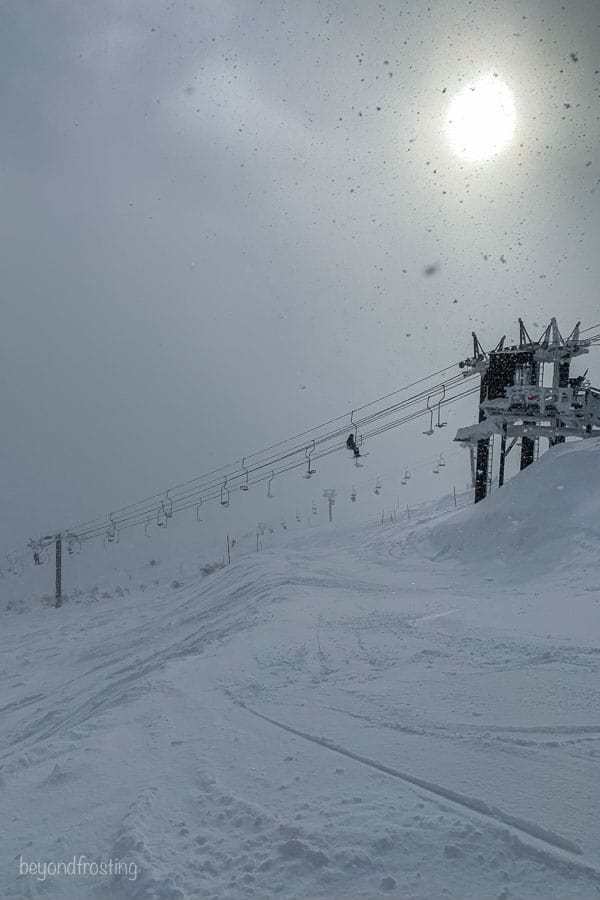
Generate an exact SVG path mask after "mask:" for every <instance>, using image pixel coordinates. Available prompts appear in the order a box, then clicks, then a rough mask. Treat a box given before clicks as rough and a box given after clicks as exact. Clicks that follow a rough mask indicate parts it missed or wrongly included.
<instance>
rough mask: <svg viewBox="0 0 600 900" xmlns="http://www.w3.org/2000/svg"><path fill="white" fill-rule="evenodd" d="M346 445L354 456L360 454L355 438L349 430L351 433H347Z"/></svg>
mask: <svg viewBox="0 0 600 900" xmlns="http://www.w3.org/2000/svg"><path fill="white" fill-rule="evenodd" d="M346 447H347V448H348V450H352V452H353V453H354V456H355V457H359V456H360V450H359V449H358V447H357V446H356V440H355V438H354V432H351V433H350V434H349V435H348V440H347V441H346Z"/></svg>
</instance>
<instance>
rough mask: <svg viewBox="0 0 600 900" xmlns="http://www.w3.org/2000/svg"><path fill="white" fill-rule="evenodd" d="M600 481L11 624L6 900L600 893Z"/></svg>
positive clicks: (325, 534) (139, 570) (571, 469)
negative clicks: (78, 868)
mask: <svg viewBox="0 0 600 900" xmlns="http://www.w3.org/2000/svg"><path fill="white" fill-rule="evenodd" d="M599 472H600V443H599V442H598V441H596V440H589V441H587V442H583V443H580V444H567V445H565V446H563V447H560V448H555V449H554V450H553V451H552V452H550V453H549V454H547V455H546V456H545V457H543V458H542V459H541V460H540V462H539V463H538V464H536V465H535V466H533V467H531V469H529V470H528V471H526V472H524V473H522V474H521V475H519V476H518V477H516V478H515V479H513V480H512V481H511V482H510V483H509V484H507V485H506V486H505V487H504V488H503V489H502V490H501V491H498V492H496V493H494V494H493V495H492V497H490V498H489V499H488V500H487V501H486V502H485V503H482V504H479V505H478V506H477V507H471V506H468V507H467V506H464V507H463V508H462V509H458V510H457V511H448V504H447V501H443V502H440V503H439V504H430V505H428V506H424V507H422V508H421V509H420V510H418V512H415V511H413V513H412V515H411V519H410V521H408V520H404V521H400V522H398V523H395V524H392V523H387V524H385V525H384V526H375V525H363V526H362V527H356V526H352V527H347V526H344V527H339V526H336V525H335V524H334V525H333V526H330V527H323V528H311V529H308V528H305V529H303V530H297V531H295V532H294V533H285V534H281V535H280V536H279V537H278V538H277V540H276V541H275V540H274V541H273V542H272V543H271V545H270V547H268V548H267V549H265V550H264V551H263V552H261V553H256V552H254V553H252V552H250V548H249V547H248V548H246V550H244V551H243V552H240V553H239V554H238V555H237V556H236V558H235V559H234V561H233V563H232V565H231V566H227V567H225V568H219V569H216V570H215V571H213V572H212V573H211V574H209V575H206V574H204V573H203V572H202V565H203V561H201V560H196V559H193V558H191V557H189V558H187V561H186V558H185V557H184V559H183V561H182V559H178V560H176V561H175V560H173V561H171V562H170V563H169V562H165V561H160V560H159V561H158V564H156V565H150V559H149V557H148V554H147V553H146V556H145V557H144V555H143V554H144V553H145V552H146V551H139V553H138V555H137V558H133V556H132V559H131V566H130V569H129V571H128V572H127V571H125V570H123V569H119V570H118V571H116V572H114V573H112V576H111V575H109V574H106V575H105V576H104V582H102V584H99V582H98V579H97V577H96V571H99V570H100V568H101V567H102V566H104V569H105V570H106V566H107V558H108V557H107V555H106V554H104V551H103V550H99V551H98V558H97V559H96V560H95V563H94V564H95V566H96V570H95V571H94V573H93V574H92V569H93V568H94V567H93V566H91V568H90V569H89V573H88V581H87V582H86V580H85V579H86V570H85V569H82V570H81V571H82V574H81V582H80V589H79V591H78V592H77V593H76V594H75V595H73V593H72V596H71V599H70V600H67V602H66V603H65V604H64V606H63V607H62V608H61V609H60V610H55V609H53V608H51V607H50V606H49V605H48V604H47V603H43V602H40V600H39V598H38V597H37V596H36V595H34V594H33V593H30V594H27V595H26V596H24V597H22V598H21V600H20V601H19V602H15V601H14V600H11V602H5V604H4V607H5V608H4V609H3V611H2V613H1V615H2V626H3V627H2V634H1V637H0V649H1V657H0V658H1V663H0V667H1V673H2V680H1V688H0V691H1V692H0V712H1V714H2V731H1V735H0V766H1V768H0V796H1V799H2V812H3V835H2V841H1V849H2V860H1V864H0V896H2V898H27V897H30V898H35V897H58V898H65V900H70V898H77V900H85V898H95V900H97V898H100V900H102V898H116V900H120V898H122V900H125V898H142V900H150V898H153V900H167V898H171V900H174V898H203V900H204V898H215V900H216V898H219V900H221V898H228V900H229V898H230V900H241V898H248V897H256V898H261V900H262V898H271V897H278V898H285V900H292V898H311V900H312V898H314V900H317V898H323V900H325V898H327V900H330V898H333V900H342V898H344V900H345V898H349V900H353V898H369V900H372V898H376V897H392V898H403V900H406V898H411V900H417V898H422V900H431V898H438V897H444V898H456V900H459V898H460V900H466V898H474V900H475V898H477V900H484V898H498V900H499V898H534V897H535V898H547V900H551V898H561V900H564V898H566V897H569V898H593V897H598V896H600V832H599V829H598V827H597V810H598V805H599V801H600V789H599V786H598V777H597V771H598V757H599V755H600V743H599V742H600V715H599V714H598V712H597V710H598V699H599V690H598V672H599V669H600V624H599V606H600V586H599V584H598V579H597V559H598V543H599V538H600V533H599V526H598V524H597V523H598V522H599V521H600V491H599V490H598V487H600V484H599V479H600V475H599ZM111 577H112V582H111ZM155 582H157V583H155ZM82 855H83V856H85V858H86V859H87V860H88V861H96V862H97V863H98V864H99V863H100V862H102V861H108V860H111V861H116V860H119V861H123V862H124V863H125V864H126V866H127V869H126V874H123V873H121V874H119V875H113V876H107V877H101V876H100V875H97V876H92V875H90V874H87V875H69V876H65V875H60V876H54V875H49V874H47V875H46V877H45V880H42V878H41V876H37V875H35V874H33V875H32V874H20V873H19V865H20V864H21V867H22V865H23V863H27V864H30V863H32V862H39V863H40V864H42V863H46V865H47V864H48V863H50V862H60V861H64V862H65V863H66V862H69V861H70V860H73V858H74V857H76V858H79V857H80V856H82Z"/></svg>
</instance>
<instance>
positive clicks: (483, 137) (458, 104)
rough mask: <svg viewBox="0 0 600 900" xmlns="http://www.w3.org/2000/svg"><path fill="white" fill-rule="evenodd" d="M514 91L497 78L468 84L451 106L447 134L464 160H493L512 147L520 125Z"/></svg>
mask: <svg viewBox="0 0 600 900" xmlns="http://www.w3.org/2000/svg"><path fill="white" fill-rule="evenodd" d="M516 118H517V117H516V112H515V101H514V98H513V95H512V91H511V90H510V89H509V88H508V87H507V86H506V84H504V82H503V81H500V79H499V78H498V77H497V76H496V75H486V76H485V77H484V78H480V79H479V81H476V82H474V83H472V84H468V85H467V86H466V87H465V88H463V90H462V91H460V93H458V94H456V96H455V97H454V98H453V99H452V101H451V102H450V106H449V107H448V114H447V118H446V134H447V137H448V140H449V142H450V146H451V147H452V149H453V150H454V152H455V153H456V154H457V155H458V156H460V157H461V158H462V159H466V160H469V161H471V162H481V161H483V160H486V159H492V157H494V156H497V155H498V154H499V153H501V152H502V150H504V148H505V147H507V146H508V144H509V143H510V141H511V140H512V137H513V134H514V131H515V124H516Z"/></svg>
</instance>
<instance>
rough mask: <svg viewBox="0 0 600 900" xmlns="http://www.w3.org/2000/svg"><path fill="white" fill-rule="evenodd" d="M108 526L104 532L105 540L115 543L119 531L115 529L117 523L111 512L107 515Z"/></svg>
mask: <svg viewBox="0 0 600 900" xmlns="http://www.w3.org/2000/svg"><path fill="white" fill-rule="evenodd" d="M108 518H109V521H110V528H109V529H108V531H107V532H106V541H107V542H108V543H109V544H115V543H118V542H119V533H118V531H117V524H116V522H115V520H114V519H113V516H112V513H111V514H110V515H109V517H108Z"/></svg>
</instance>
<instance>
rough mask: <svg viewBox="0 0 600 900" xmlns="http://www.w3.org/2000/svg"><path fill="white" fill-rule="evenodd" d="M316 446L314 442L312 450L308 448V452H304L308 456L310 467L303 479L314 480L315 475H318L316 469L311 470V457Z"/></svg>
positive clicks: (308, 466)
mask: <svg viewBox="0 0 600 900" xmlns="http://www.w3.org/2000/svg"><path fill="white" fill-rule="evenodd" d="M315 446H316V445H315V442H314V441H313V442H312V447H310V448H309V447H307V448H306V450H305V451H304V453H305V455H306V460H307V464H308V465H307V469H306V472H305V473H304V475H303V476H302V477H303V478H312V476H313V475H314V474H315V473H316V471H317V470H316V469H311V467H310V457H311V454H312V453H313V452H314V449H315Z"/></svg>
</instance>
